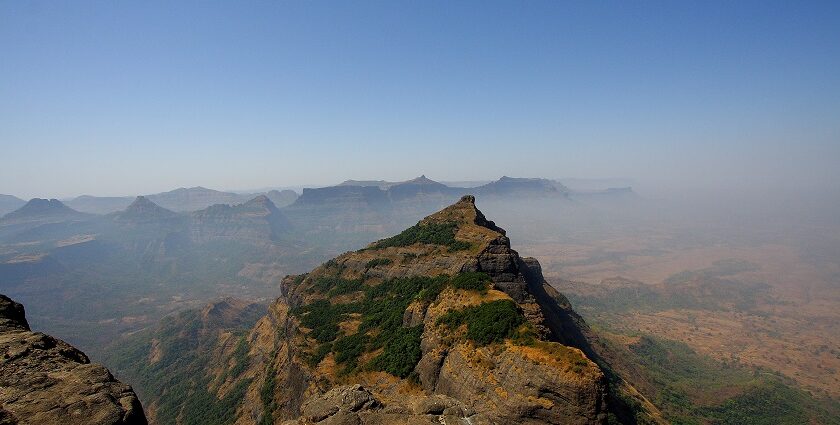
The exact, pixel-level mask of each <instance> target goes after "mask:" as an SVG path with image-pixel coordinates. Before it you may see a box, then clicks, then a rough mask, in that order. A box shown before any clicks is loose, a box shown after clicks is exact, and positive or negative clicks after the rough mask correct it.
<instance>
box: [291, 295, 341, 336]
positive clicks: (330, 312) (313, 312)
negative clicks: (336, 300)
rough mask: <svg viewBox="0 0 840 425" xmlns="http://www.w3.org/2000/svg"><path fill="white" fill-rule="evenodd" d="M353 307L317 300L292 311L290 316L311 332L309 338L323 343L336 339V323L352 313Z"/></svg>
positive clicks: (337, 329)
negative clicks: (296, 318)
mask: <svg viewBox="0 0 840 425" xmlns="http://www.w3.org/2000/svg"><path fill="white" fill-rule="evenodd" d="M354 307H355V305H354V304H330V302H329V301H327V300H317V301H314V302H312V303H311V304H308V305H305V306H303V307H299V308H295V309H293V310H292V314H294V315H295V316H297V317H298V318H299V319H300V324H301V325H303V326H304V327H306V328H309V329H311V330H312V332H311V333H310V336H311V337H313V338H315V340H316V341H318V342H319V343H324V342H329V341H333V340H335V339H336V337H338V332H339V328H338V322H340V321H341V320H342V318H343V317H344V315H345V314H347V313H352V312H353V311H354Z"/></svg>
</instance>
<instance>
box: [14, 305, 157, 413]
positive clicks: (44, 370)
mask: <svg viewBox="0 0 840 425" xmlns="http://www.w3.org/2000/svg"><path fill="white" fill-rule="evenodd" d="M0 423H3V424H63V425H75V424H80V425H81V424H124V425H129V424H132V425H134V424H137V425H139V424H145V423H146V417H145V415H144V414H143V409H142V407H141V406H140V401H139V400H138V399H137V396H136V395H135V394H134V391H133V390H132V389H131V387H129V386H128V385H126V384H123V383H121V382H119V381H117V380H116V379H114V377H113V376H112V375H111V373H110V372H109V371H108V370H107V369H105V368H104V367H102V366H100V365H97V364H91V363H90V360H88V358H87V356H85V354H84V353H82V352H81V351H79V350H77V349H75V348H73V347H72V346H71V345H69V344H67V343H66V342H64V341H61V340H58V339H55V338H53V337H51V336H49V335H44V334H42V333H39V332H32V331H30V329H29V324H28V323H27V322H26V318H25V315H24V309H23V306H22V305H20V304H18V303H16V302H14V301H12V300H11V299H9V298H8V297H6V296H5V295H0Z"/></svg>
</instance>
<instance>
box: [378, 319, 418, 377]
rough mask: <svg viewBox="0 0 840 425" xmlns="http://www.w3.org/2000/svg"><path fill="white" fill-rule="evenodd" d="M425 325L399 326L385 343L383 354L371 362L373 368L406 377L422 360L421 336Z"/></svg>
mask: <svg viewBox="0 0 840 425" xmlns="http://www.w3.org/2000/svg"><path fill="white" fill-rule="evenodd" d="M422 334H423V325H418V326H415V327H413V328H402V327H401V328H398V329H397V331H396V332H393V333H392V335H391V338H390V339H389V340H388V342H387V343H386V344H385V349H384V350H383V351H382V354H380V355H378V356H377V357H376V358H375V359H373V360H372V361H371V363H370V366H371V368H372V369H375V370H382V371H385V372H388V373H390V374H391V375H394V376H399V377H400V378H405V377H407V376H408V375H410V374H411V373H412V372H413V371H414V367H415V366H417V362H419V361H420V356H421V355H422V351H421V349H420V337H421V335H422Z"/></svg>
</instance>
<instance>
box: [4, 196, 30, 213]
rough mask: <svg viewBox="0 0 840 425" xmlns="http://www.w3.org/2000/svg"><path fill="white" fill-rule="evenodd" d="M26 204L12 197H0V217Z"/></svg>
mask: <svg viewBox="0 0 840 425" xmlns="http://www.w3.org/2000/svg"><path fill="white" fill-rule="evenodd" d="M24 204H26V201H24V200H23V199H20V198H18V197H17V196H12V195H0V217H2V216H3V215H5V214H6V213H9V212H12V211H14V210H16V209H18V208H20V207H22V206H23V205H24Z"/></svg>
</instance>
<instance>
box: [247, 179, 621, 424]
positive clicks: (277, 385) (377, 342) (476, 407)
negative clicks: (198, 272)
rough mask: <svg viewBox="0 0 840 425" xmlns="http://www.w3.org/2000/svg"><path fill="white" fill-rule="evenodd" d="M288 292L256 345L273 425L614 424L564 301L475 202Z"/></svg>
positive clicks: (265, 409)
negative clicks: (280, 424) (287, 424)
mask: <svg viewBox="0 0 840 425" xmlns="http://www.w3.org/2000/svg"><path fill="white" fill-rule="evenodd" d="M282 292H283V296H282V297H280V298H279V299H278V300H277V301H276V302H275V303H274V304H273V305H272V306H271V307H270V308H269V314H268V316H267V317H265V318H263V319H261V320H260V322H258V323H257V325H256V326H255V328H254V330H253V331H252V333H251V335H250V336H249V338H248V339H249V341H255V345H254V346H252V348H251V350H253V351H255V352H260V353H267V354H268V353H274V354H271V355H269V356H268V357H266V361H267V364H260V365H255V366H254V368H253V371H254V374H255V375H256V376H260V374H261V373H263V372H262V371H265V370H270V371H271V377H270V378H268V377H266V378H265V379H267V381H263V382H262V383H256V384H254V385H260V386H261V387H260V388H262V389H263V390H264V391H265V388H269V389H272V392H271V400H267V399H265V398H264V399H263V400H262V401H257V400H253V401H247V400H246V404H248V407H247V408H246V410H248V411H254V410H255V409H257V410H259V409H262V414H263V415H268V416H269V417H270V419H271V420H269V421H267V422H278V421H279V422H282V421H284V420H295V421H297V422H290V423H325V424H326V423H361V422H364V423H435V421H436V420H438V418H440V417H444V416H445V417H446V418H447V419H446V421H447V423H448V422H449V420H450V419H451V420H452V422H453V423H455V422H459V421H460V422H467V423H474V424H483V423H487V424H489V423H535V424H536V423H570V424H584V423H587V424H588V423H603V422H604V421H605V420H606V416H607V411H608V406H607V405H606V404H607V401H606V397H607V396H606V393H607V388H606V386H607V384H606V378H605V375H604V374H603V372H602V371H601V369H600V368H599V367H598V366H597V365H596V364H595V363H594V362H593V361H592V359H591V358H590V357H588V355H587V353H586V352H585V351H582V350H581V349H579V348H578V347H577V346H575V345H574V344H573V343H574V342H577V341H576V340H575V338H574V337H575V336H577V334H574V335H569V332H570V331H572V333H574V332H573V331H574V330H575V329H577V326H579V324H578V323H577V322H573V321H570V320H568V318H567V316H568V311H566V310H565V309H569V307H568V305H567V304H562V305H561V304H560V303H559V301H558V300H564V298H562V295H559V294H557V293H556V291H554V290H553V289H551V288H550V286H548V284H547V283H546V282H545V280H544V279H543V277H542V273H541V271H540V268H539V264H538V263H537V262H536V260H533V259H522V258H520V257H519V255H518V253H517V252H516V251H514V250H513V249H511V246H510V241H509V239H508V238H507V237H506V236H505V233H504V230H502V229H501V228H499V227H498V226H496V225H495V223H493V222H492V221H490V220H488V219H487V218H486V217H485V216H484V214H483V213H482V212H481V211H480V210H479V209H478V208H477V207H476V199H475V197H474V196H472V195H466V196H463V197H462V198H461V199H460V200H458V201H457V202H455V203H454V204H452V205H450V206H448V207H446V208H444V209H442V210H440V211H438V212H436V213H434V214H432V215H429V216H428V217H426V218H424V219H422V220H420V221H419V222H418V223H417V224H416V225H414V226H412V227H410V228H408V229H406V230H405V231H403V232H401V233H399V234H397V235H395V236H392V237H390V238H386V239H382V240H379V241H377V242H374V243H372V244H370V245H369V246H367V247H366V248H364V249H361V250H358V251H355V252H348V253H345V254H343V255H340V256H338V257H336V258H334V259H332V260H330V261H328V262H327V263H324V264H323V265H321V266H320V267H317V268H316V269H314V270H312V271H311V272H310V273H308V274H306V275H301V276H290V277H287V278H286V279H284V281H283V287H282ZM249 376H250V375H249ZM249 394H250V392H249ZM406 394H410V397H406ZM348 400H350V402H348ZM269 401H270V402H269ZM258 406H262V407H258ZM441 415H443V416H441ZM362 418H364V419H362Z"/></svg>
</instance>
